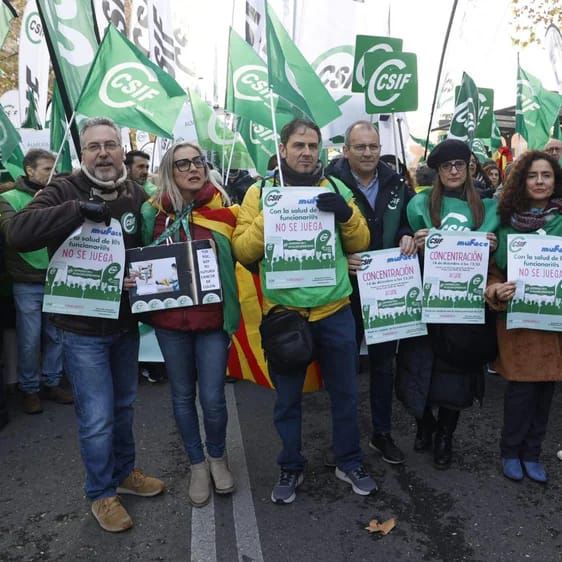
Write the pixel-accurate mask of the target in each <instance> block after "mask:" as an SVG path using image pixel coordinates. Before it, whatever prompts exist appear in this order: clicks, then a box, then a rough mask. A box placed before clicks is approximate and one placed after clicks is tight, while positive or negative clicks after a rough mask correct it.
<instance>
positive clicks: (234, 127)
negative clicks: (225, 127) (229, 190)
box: [223, 118, 238, 186]
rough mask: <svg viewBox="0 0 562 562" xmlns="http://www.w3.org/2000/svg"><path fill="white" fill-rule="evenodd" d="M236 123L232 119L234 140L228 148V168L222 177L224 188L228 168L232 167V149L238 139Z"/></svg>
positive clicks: (226, 181)
mask: <svg viewBox="0 0 562 562" xmlns="http://www.w3.org/2000/svg"><path fill="white" fill-rule="evenodd" d="M236 125H237V123H236V118H235V119H234V123H233V129H232V132H233V133H234V140H233V141H232V146H231V148H230V156H229V158H228V166H227V167H226V174H225V176H224V182H223V184H224V185H225V186H226V184H227V183H228V176H229V174H230V167H231V166H232V157H233V155H234V147H235V146H236V139H237V138H238V131H237V126H236Z"/></svg>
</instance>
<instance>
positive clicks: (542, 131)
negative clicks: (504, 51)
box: [515, 67, 562, 150]
mask: <svg viewBox="0 0 562 562" xmlns="http://www.w3.org/2000/svg"><path fill="white" fill-rule="evenodd" d="M561 106H562V96H561V95H560V94H557V93H556V92H549V91H548V90H545V89H544V88H543V87H542V84H541V83H540V81H539V80H537V78H535V77H534V76H533V75H532V74H529V73H528V72H526V71H525V70H523V69H522V68H521V67H519V68H518V70H517V102H516V105H515V132H517V133H519V134H520V135H521V136H522V137H523V138H524V139H525V140H526V141H527V145H528V148H529V150H533V149H542V148H543V147H544V145H545V144H546V143H547V142H548V139H549V138H550V129H551V128H552V126H553V125H554V122H555V121H556V118H557V117H558V112H559V111H560V107H561Z"/></svg>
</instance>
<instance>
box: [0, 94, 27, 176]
mask: <svg viewBox="0 0 562 562" xmlns="http://www.w3.org/2000/svg"><path fill="white" fill-rule="evenodd" d="M20 143H21V137H20V135H19V133H18V132H17V131H16V129H15V128H14V126H13V125H12V122H11V121H10V118H9V117H8V116H7V115H6V112H5V111H4V108H3V107H2V105H0V162H2V165H3V166H4V168H6V170H8V173H9V174H10V175H11V176H12V178H13V179H16V178H17V177H18V176H22V175H23V165H22V162H23V152H22V150H21V147H20Z"/></svg>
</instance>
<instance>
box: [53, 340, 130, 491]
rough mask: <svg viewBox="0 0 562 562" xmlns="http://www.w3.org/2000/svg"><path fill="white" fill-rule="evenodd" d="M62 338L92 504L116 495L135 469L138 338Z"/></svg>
mask: <svg viewBox="0 0 562 562" xmlns="http://www.w3.org/2000/svg"><path fill="white" fill-rule="evenodd" d="M61 334H62V344H63V351H64V368H65V372H66V374H67V375H68V377H69V379H70V382H71V384H72V391H73V393H74V407H75V409H76V415H77V417H78V436H79V439H80V453H81V455H82V460H83V462H84V466H85V468H86V484H85V486H84V490H85V491H86V495H87V496H88V497H89V498H90V499H92V500H97V499H100V498H107V497H110V496H114V495H115V494H116V489H117V486H118V485H119V484H120V483H121V482H122V481H123V480H124V479H125V478H126V477H127V476H128V475H129V474H130V473H131V471H132V470H133V468H134V466H135V441H134V437H133V402H134V401H135V398H136V395H137V382H138V362H137V360H138V353H139V336H138V333H137V332H128V333H121V334H115V335H112V336H84V335H81V334H75V333H73V332H68V331H66V330H61Z"/></svg>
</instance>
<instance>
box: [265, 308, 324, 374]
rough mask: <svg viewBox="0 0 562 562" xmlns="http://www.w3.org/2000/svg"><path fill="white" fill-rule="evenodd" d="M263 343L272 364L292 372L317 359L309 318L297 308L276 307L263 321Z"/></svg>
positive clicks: (280, 370) (268, 359)
mask: <svg viewBox="0 0 562 562" xmlns="http://www.w3.org/2000/svg"><path fill="white" fill-rule="evenodd" d="M260 334H261V345H262V348H263V351H264V354H265V358H266V360H267V363H268V365H269V366H270V367H273V369H274V370H275V371H276V372H277V373H279V374H287V375H290V374H292V372H293V371H294V370H295V369H302V368H303V367H306V366H307V365H308V364H309V363H310V362H311V361H312V360H313V358H314V340H313V338H312V332H311V330H310V325H309V324H308V320H307V319H306V318H304V317H303V316H302V315H301V314H299V313H298V312H297V311H296V310H289V309H288V308H285V307H283V306H280V305H277V306H274V307H273V308H272V309H271V310H270V311H269V313H268V314H267V315H266V316H264V317H263V320H262V322H261V324H260Z"/></svg>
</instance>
